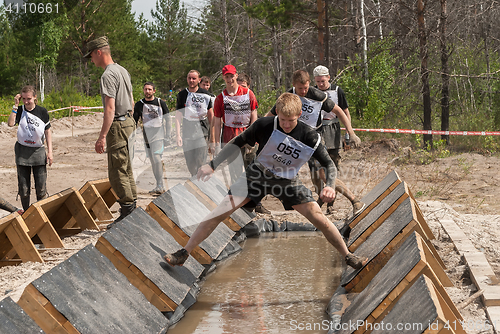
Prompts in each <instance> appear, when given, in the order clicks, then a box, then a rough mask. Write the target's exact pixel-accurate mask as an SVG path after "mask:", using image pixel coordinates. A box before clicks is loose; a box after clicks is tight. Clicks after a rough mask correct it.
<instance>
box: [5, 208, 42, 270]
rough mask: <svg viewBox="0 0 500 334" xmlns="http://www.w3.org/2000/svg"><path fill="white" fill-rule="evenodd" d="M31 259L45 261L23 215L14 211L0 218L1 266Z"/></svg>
mask: <svg viewBox="0 0 500 334" xmlns="http://www.w3.org/2000/svg"><path fill="white" fill-rule="evenodd" d="M29 261H31V262H43V259H42V257H41V256H40V253H39V252H38V250H37V249H36V247H35V244H34V243H33V241H32V240H31V238H30V237H29V235H28V227H27V226H26V224H25V223H24V220H23V219H22V217H21V216H20V215H19V214H18V213H17V212H14V213H11V214H10V215H7V216H5V217H2V218H0V267H1V266H5V265H16V264H19V263H21V262H29Z"/></svg>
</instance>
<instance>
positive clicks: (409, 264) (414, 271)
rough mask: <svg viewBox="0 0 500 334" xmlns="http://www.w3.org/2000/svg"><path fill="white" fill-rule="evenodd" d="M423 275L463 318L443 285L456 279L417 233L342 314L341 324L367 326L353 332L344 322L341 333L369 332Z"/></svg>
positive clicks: (410, 237) (408, 239) (414, 233)
mask: <svg viewBox="0 0 500 334" xmlns="http://www.w3.org/2000/svg"><path fill="white" fill-rule="evenodd" d="M422 274H424V275H426V276H427V277H428V278H429V279H430V280H431V281H432V282H433V283H434V286H435V289H436V291H438V293H439V294H440V296H441V299H442V300H443V301H444V303H445V304H446V305H448V306H447V307H448V308H449V309H450V310H451V312H452V314H453V319H460V320H462V316H461V315H460V313H459V312H458V310H457V309H456V307H455V305H454V304H453V302H452V301H451V299H450V297H449V296H448V294H447V293H446V290H445V289H444V288H443V285H444V286H453V284H452V282H451V281H450V279H449V278H448V276H447V275H446V273H445V272H444V270H443V268H442V267H441V266H440V264H439V263H438V261H437V260H436V258H435V257H434V255H433V254H432V252H431V251H430V249H429V248H428V246H427V244H426V243H425V241H424V240H423V239H422V237H421V236H420V235H419V234H418V233H416V232H413V233H412V234H411V235H410V236H408V238H407V239H406V240H405V241H404V242H403V244H402V245H401V247H399V248H398V250H397V251H396V252H395V253H394V255H393V256H392V257H391V258H390V260H389V261H388V262H387V264H386V265H385V266H384V267H383V268H382V269H381V270H380V271H379V273H378V274H377V275H376V276H375V277H374V278H373V279H372V280H371V282H370V283H369V284H368V285H367V286H366V288H365V289H364V290H363V291H361V292H360V293H359V294H358V295H357V296H356V297H355V299H354V300H353V301H352V303H351V304H350V305H349V306H348V307H347V308H346V310H345V312H344V314H343V315H342V319H341V323H343V324H347V323H362V324H363V326H361V327H360V328H357V329H356V330H354V331H353V330H351V328H347V327H348V326H345V325H344V326H343V327H344V329H343V330H342V331H340V332H339V333H342V334H346V333H365V332H369V330H367V329H369V328H371V327H370V325H373V324H375V323H380V322H381V321H382V319H384V317H385V315H386V314H387V313H388V312H389V311H390V310H391V308H392V307H393V306H394V305H395V304H396V302H397V301H398V300H399V298H400V297H401V296H402V295H404V294H406V291H407V290H408V289H410V287H411V286H412V285H413V284H414V283H415V282H416V281H417V279H418V277H420V276H421V275H422ZM416 307H417V306H416ZM407 320H408V319H407ZM384 322H385V320H384ZM405 322H408V321H405ZM400 332H402V331H400Z"/></svg>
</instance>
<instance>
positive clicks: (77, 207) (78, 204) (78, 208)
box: [64, 190, 99, 231]
mask: <svg viewBox="0 0 500 334" xmlns="http://www.w3.org/2000/svg"><path fill="white" fill-rule="evenodd" d="M84 202H85V201H84V200H83V197H82V195H80V193H79V192H78V191H76V190H75V191H74V192H73V193H72V194H71V195H69V196H68V198H67V199H66V201H65V202H64V204H65V205H66V207H67V208H68V210H69V211H70V212H71V214H72V215H73V217H74V218H75V219H76V222H77V224H78V226H79V227H81V228H82V229H83V230H87V229H88V230H97V231H99V226H97V224H96V223H95V221H94V219H93V218H92V216H91V215H90V213H89V211H88V210H87V208H86V207H85V204H84Z"/></svg>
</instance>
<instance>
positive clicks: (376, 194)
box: [349, 171, 401, 228]
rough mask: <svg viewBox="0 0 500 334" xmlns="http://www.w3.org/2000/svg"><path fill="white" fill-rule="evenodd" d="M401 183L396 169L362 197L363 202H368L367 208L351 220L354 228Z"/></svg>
mask: <svg viewBox="0 0 500 334" xmlns="http://www.w3.org/2000/svg"><path fill="white" fill-rule="evenodd" d="M400 183H401V179H400V178H399V175H398V173H396V171H392V172H390V173H389V174H388V175H387V176H386V177H385V178H384V179H383V180H382V181H380V182H379V183H378V184H377V185H376V186H375V187H373V188H372V190H371V191H370V192H369V193H368V194H366V195H365V196H363V198H361V202H363V203H365V204H366V207H365V209H364V210H363V211H362V212H361V213H360V214H359V215H358V216H357V217H354V219H352V220H351V221H350V222H349V226H350V227H351V228H353V227H354V226H356V224H357V223H359V221H360V220H361V219H363V218H364V217H365V216H366V215H367V214H368V213H369V212H370V211H371V210H372V209H373V208H374V207H375V206H377V205H378V204H379V203H380V202H381V201H382V200H383V199H384V198H385V197H386V196H387V195H388V194H390V193H391V192H392V190H393V189H394V188H396V186H397V185H398V184H400Z"/></svg>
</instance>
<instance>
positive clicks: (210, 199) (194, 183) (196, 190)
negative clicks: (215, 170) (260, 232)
mask: <svg viewBox="0 0 500 334" xmlns="http://www.w3.org/2000/svg"><path fill="white" fill-rule="evenodd" d="M212 179H216V178H215V177H212V178H210V180H208V181H207V182H203V181H199V180H196V179H195V178H193V179H191V180H188V181H186V183H185V187H186V189H188V190H189V191H190V192H191V193H192V194H193V195H195V196H196V198H198V200H199V201H200V202H201V203H203V205H205V206H206V207H207V208H208V209H209V210H213V209H215V207H216V206H217V205H219V203H221V202H222V200H223V199H224V197H225V196H226V195H227V190H226V192H225V193H224V189H223V188H222V185H220V184H219V182H214V181H211V180H212ZM229 218H230V219H231V221H230V222H225V223H226V225H228V227H229V228H231V229H232V230H233V231H239V230H240V229H241V228H242V227H245V225H246V224H248V223H249V222H250V221H251V220H252V219H253V217H251V216H250V215H249V214H248V212H247V211H245V210H243V209H241V208H240V209H238V210H236V211H235V212H233V213H232V214H231V215H230V216H229ZM233 222H234V224H233ZM235 224H236V225H235Z"/></svg>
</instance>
